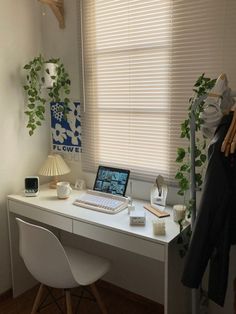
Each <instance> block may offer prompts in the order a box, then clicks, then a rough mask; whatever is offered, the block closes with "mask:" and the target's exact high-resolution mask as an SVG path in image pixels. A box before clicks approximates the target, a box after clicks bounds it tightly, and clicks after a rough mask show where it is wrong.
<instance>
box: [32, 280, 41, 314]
mask: <svg viewBox="0 0 236 314" xmlns="http://www.w3.org/2000/svg"><path fill="white" fill-rule="evenodd" d="M43 288H44V285H43V284H42V283H41V284H40V287H39V290H38V293H37V295H36V298H35V300H34V305H33V308H32V311H31V314H36V313H37V310H38V307H39V302H40V300H41V298H42V294H43Z"/></svg>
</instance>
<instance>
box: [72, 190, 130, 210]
mask: <svg viewBox="0 0 236 314" xmlns="http://www.w3.org/2000/svg"><path fill="white" fill-rule="evenodd" d="M73 204H74V205H76V206H80V207H85V208H88V209H93V210H97V211H100V212H104V213H108V214H116V213H118V212H120V211H121V210H123V209H125V208H126V207H127V206H128V199H127V198H126V197H124V196H120V195H113V194H108V193H103V192H98V191H92V190H87V191H86V192H85V193H83V194H82V195H80V196H79V197H77V198H76V199H75V201H74V202H73Z"/></svg>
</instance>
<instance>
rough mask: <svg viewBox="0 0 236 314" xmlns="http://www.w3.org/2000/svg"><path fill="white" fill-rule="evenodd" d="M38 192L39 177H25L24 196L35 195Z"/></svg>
mask: <svg viewBox="0 0 236 314" xmlns="http://www.w3.org/2000/svg"><path fill="white" fill-rule="evenodd" d="M38 193H39V177H33V176H32V177H26V178H25V196H37V195H38Z"/></svg>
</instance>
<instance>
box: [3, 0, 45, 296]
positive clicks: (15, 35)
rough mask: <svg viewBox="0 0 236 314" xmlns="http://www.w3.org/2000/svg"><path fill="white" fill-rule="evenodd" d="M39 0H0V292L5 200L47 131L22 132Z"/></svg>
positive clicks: (36, 46)
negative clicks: (27, 66) (25, 85)
mask: <svg viewBox="0 0 236 314" xmlns="http://www.w3.org/2000/svg"><path fill="white" fill-rule="evenodd" d="M40 15H41V14H40V6H39V3H38V1H36V0H35V1H34V0H20V1H19V0H17V1H16V0H1V10H0V39H1V49H0V117H1V120H2V121H1V123H0V134H1V159H0V161H1V162H0V186H1V188H0V252H1V253H0V294H1V293H2V292H4V291H6V290H7V289H9V288H10V287H11V281H10V259H9V246H8V229H7V217H6V196H7V194H10V193H14V192H17V191H19V190H20V189H23V183H24V177H25V176H27V175H35V174H36V173H37V170H38V169H39V167H40V165H41V163H42V162H43V160H44V159H45V156H46V155H47V152H48V147H49V140H48V128H47V127H46V128H42V129H41V130H40V132H36V134H35V135H34V136H33V137H30V136H29V135H28V131H27V130H26V128H25V125H26V119H25V115H24V101H25V99H24V92H23V89H22V82H23V81H24V73H23V70H22V66H23V65H24V64H26V63H27V62H28V61H29V60H30V59H32V58H33V57H34V56H37V55H38V54H39V53H40V52H41V51H42V36H41V16H40Z"/></svg>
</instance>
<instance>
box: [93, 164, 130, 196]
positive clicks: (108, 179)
mask: <svg viewBox="0 0 236 314" xmlns="http://www.w3.org/2000/svg"><path fill="white" fill-rule="evenodd" d="M129 174H130V171H129V170H126V169H120V168H111V167H106V166H99V167H98V170H97V175H96V179H95V182H94V187H93V190H94V191H100V192H105V193H110V194H113V195H121V196H125V192H126V188H127V184H128V180H129Z"/></svg>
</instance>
